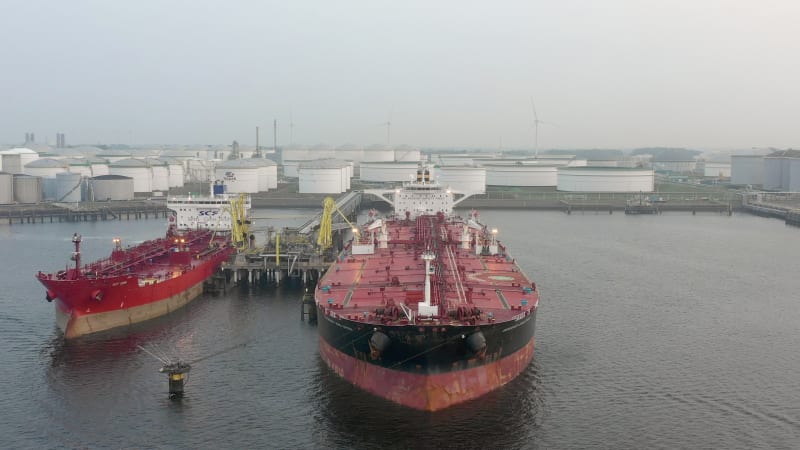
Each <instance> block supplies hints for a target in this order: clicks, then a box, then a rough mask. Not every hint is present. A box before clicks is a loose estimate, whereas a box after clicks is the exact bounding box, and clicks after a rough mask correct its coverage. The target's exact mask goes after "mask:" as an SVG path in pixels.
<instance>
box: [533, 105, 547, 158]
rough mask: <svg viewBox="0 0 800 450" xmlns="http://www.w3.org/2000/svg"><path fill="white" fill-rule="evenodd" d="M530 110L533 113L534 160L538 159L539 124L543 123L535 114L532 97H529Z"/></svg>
mask: <svg viewBox="0 0 800 450" xmlns="http://www.w3.org/2000/svg"><path fill="white" fill-rule="evenodd" d="M531 110H532V111H533V151H534V153H535V155H536V158H537V159H538V158H539V124H540V123H544V122H542V121H541V120H539V115H538V114H536V105H535V104H534V103H533V96H531Z"/></svg>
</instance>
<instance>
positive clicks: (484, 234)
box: [315, 167, 539, 410]
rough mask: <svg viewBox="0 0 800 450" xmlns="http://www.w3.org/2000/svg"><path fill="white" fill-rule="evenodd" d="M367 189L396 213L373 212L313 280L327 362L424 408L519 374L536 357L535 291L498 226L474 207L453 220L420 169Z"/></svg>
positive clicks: (446, 193) (362, 383) (446, 201)
mask: <svg viewBox="0 0 800 450" xmlns="http://www.w3.org/2000/svg"><path fill="white" fill-rule="evenodd" d="M368 192H370V191H368ZM370 193H374V194H376V195H379V196H381V197H382V198H385V199H387V201H390V202H391V203H392V204H393V205H394V214H393V215H391V216H390V217H385V218H380V217H378V216H377V215H371V217H370V220H369V221H368V222H367V223H366V224H364V225H363V226H361V227H358V228H357V231H356V233H355V235H354V237H353V240H352V241H351V242H350V244H349V245H347V246H346V248H345V250H344V251H343V252H342V253H341V254H340V255H339V258H338V259H337V261H336V262H335V263H334V264H333V265H332V266H331V268H330V269H329V270H328V271H327V272H326V274H325V275H324V276H323V277H322V279H321V280H320V281H319V283H318V286H317V289H316V294H315V298H316V304H317V314H318V323H319V330H320V353H321V355H322V358H323V359H324V360H325V361H326V363H327V364H328V365H329V366H330V367H331V369H333V370H334V371H335V372H336V373H338V374H339V375H341V376H342V377H344V378H345V379H347V380H348V381H350V382H352V383H353V384H355V385H357V386H359V387H360V388H362V389H365V390H367V391H369V392H371V393H373V394H376V395H378V396H381V397H384V398H387V399H389V400H392V401H394V402H397V403H400V404H403V405H406V406H409V407H412V408H415V409H421V410H438V409H442V408H446V407H448V406H450V405H453V404H456V403H460V402H463V401H466V400H470V399H473V398H477V397H479V396H481V395H483V394H485V393H487V392H489V391H491V390H493V389H495V388H497V387H499V386H502V385H503V384H505V383H507V382H508V381H510V380H511V379H513V378H514V377H516V376H517V375H518V374H519V373H520V372H521V371H522V370H524V369H525V367H527V365H528V363H529V362H530V361H531V359H532V357H533V350H534V328H535V327H534V324H535V317H536V310H537V307H538V301H539V293H538V291H537V289H536V285H535V284H534V283H532V282H531V281H530V279H529V278H528V277H527V276H526V275H525V274H524V272H523V271H522V269H521V268H520V267H519V266H518V265H517V263H516V261H515V260H514V259H513V258H512V257H511V256H510V254H509V253H508V251H507V250H506V248H505V247H504V246H503V245H502V244H501V243H500V242H499V241H498V240H497V234H498V230H496V229H489V228H488V227H486V226H485V225H483V224H482V223H481V222H480V221H479V220H478V214H477V213H476V212H474V211H473V213H472V214H470V215H469V217H468V218H461V217H458V216H456V215H454V214H453V213H452V211H453V205H454V204H455V203H456V202H457V201H456V200H454V195H455V193H454V192H452V191H450V190H449V189H447V188H445V187H443V186H440V185H439V184H437V183H436V182H435V181H434V180H433V179H432V176H431V175H430V171H429V170H428V169H427V168H426V167H420V169H419V170H418V171H417V178H416V179H415V180H414V181H412V182H409V183H405V184H404V185H403V186H402V187H400V188H398V189H396V190H394V191H381V192H374V191H372V192H370ZM390 197H391V198H390ZM462 198H463V197H462ZM459 200H460V199H459Z"/></svg>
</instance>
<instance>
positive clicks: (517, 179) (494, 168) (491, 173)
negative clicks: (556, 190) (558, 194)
mask: <svg viewBox="0 0 800 450" xmlns="http://www.w3.org/2000/svg"><path fill="white" fill-rule="evenodd" d="M484 168H485V169H486V184H487V185H488V186H542V187H547V186H556V184H557V183H558V167H556V166H547V165H523V164H521V163H520V164H514V165H509V164H506V163H500V164H494V163H492V164H484Z"/></svg>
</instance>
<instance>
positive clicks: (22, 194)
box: [12, 174, 42, 203]
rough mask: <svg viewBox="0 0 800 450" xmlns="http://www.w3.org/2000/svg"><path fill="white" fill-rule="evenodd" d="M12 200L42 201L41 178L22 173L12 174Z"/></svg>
mask: <svg viewBox="0 0 800 450" xmlns="http://www.w3.org/2000/svg"><path fill="white" fill-rule="evenodd" d="M12 190H13V191H14V201H16V202H17V203H39V202H41V201H42V179H41V178H39V177H33V176H30V175H24V174H15V175H14V187H13V188H12Z"/></svg>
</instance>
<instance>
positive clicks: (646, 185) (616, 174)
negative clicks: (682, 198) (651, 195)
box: [558, 167, 655, 192]
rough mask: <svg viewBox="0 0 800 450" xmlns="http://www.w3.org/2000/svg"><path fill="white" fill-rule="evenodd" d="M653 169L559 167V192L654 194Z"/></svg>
mask: <svg viewBox="0 0 800 450" xmlns="http://www.w3.org/2000/svg"><path fill="white" fill-rule="evenodd" d="M654 188H655V174H654V172H653V169H644V168H628V167H559V168H558V190H559V191H566V192H653V190H654Z"/></svg>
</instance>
